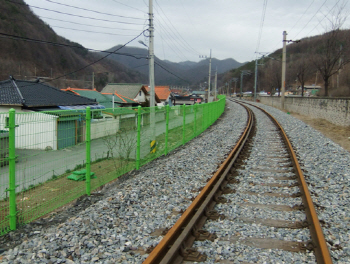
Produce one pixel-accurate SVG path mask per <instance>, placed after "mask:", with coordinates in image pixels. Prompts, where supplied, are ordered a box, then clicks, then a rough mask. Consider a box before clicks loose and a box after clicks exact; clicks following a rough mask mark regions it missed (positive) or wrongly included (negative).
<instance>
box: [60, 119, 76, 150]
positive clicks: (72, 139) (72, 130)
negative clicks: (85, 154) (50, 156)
mask: <svg viewBox="0 0 350 264" xmlns="http://www.w3.org/2000/svg"><path fill="white" fill-rule="evenodd" d="M75 144H76V120H66V121H58V125H57V149H63V148H67V147H71V146H74V145H75Z"/></svg>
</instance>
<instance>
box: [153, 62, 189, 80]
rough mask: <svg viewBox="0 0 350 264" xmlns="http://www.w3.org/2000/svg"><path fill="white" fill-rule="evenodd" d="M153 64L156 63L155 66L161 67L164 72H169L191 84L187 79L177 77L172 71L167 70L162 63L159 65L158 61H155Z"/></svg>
mask: <svg viewBox="0 0 350 264" xmlns="http://www.w3.org/2000/svg"><path fill="white" fill-rule="evenodd" d="M154 64H155V65H157V66H159V67H160V68H162V69H163V70H165V71H166V72H168V73H170V74H171V75H173V76H175V77H177V78H178V79H180V80H182V81H184V82H187V83H188V84H191V82H189V81H188V80H185V79H183V78H181V77H179V76H178V75H176V74H175V73H173V72H171V71H169V70H168V69H166V68H165V67H164V66H163V65H161V64H160V63H159V62H157V61H155V62H154Z"/></svg>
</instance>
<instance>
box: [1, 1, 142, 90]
mask: <svg viewBox="0 0 350 264" xmlns="http://www.w3.org/2000/svg"><path fill="white" fill-rule="evenodd" d="M0 5H1V9H2V10H1V13H0V37H1V38H0V80H4V79H8V78H9V75H12V76H14V77H15V78H17V79H33V78H36V77H43V78H44V79H45V80H47V81H50V83H52V85H54V86H56V87H58V88H66V87H67V86H75V87H78V88H85V87H89V88H91V85H92V84H91V80H92V73H93V72H94V73H95V87H97V88H98V89H101V88H102V87H104V85H105V84H106V83H107V82H147V80H148V78H147V76H144V75H142V74H140V73H139V72H137V71H133V70H130V69H128V68H126V67H125V66H123V65H121V64H120V63H117V62H116V61H113V60H109V59H104V60H101V61H100V62H97V63H94V62H95V61H97V60H98V59H100V58H101V57H102V56H105V55H106V54H103V55H101V54H99V53H96V52H90V51H88V50H87V49H85V48H84V47H83V46H81V45H80V44H78V43H74V42H71V41H69V40H67V39H65V38H62V37H60V36H58V35H57V34H56V33H55V32H54V31H53V30H52V29H51V28H50V26H49V25H47V24H45V23H44V22H43V21H42V20H41V19H39V18H38V17H37V16H36V15H35V14H33V12H32V11H31V10H30V9H29V7H28V6H27V5H26V4H25V3H24V2H23V0H16V3H15V2H9V1H6V0H0ZM33 40H39V41H33ZM48 42H49V43H50V44H48ZM53 44H54V45H53ZM64 45H67V46H75V47H76V48H72V47H67V46H64ZM90 64H91V65H90ZM88 65H90V66H88ZM82 68H83V69H82ZM79 69H82V70H79ZM60 76H62V77H61V78H58V77H60ZM56 78H58V79H56ZM51 79H53V81H51ZM55 79H56V80H55Z"/></svg>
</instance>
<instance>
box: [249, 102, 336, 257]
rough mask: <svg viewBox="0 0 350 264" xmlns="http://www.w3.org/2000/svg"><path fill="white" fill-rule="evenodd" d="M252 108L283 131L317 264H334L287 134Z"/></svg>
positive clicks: (271, 117)
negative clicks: (297, 182) (298, 186)
mask: <svg viewBox="0 0 350 264" xmlns="http://www.w3.org/2000/svg"><path fill="white" fill-rule="evenodd" d="M249 105H252V104H249ZM252 106H254V107H256V108H258V109H259V110H261V111H262V112H264V113H265V114H266V115H267V116H268V117H269V118H270V119H271V120H272V121H273V122H274V123H275V124H276V126H277V127H278V129H279V130H280V131H281V134H282V136H283V140H284V142H285V144H286V145H287V148H288V151H289V154H290V156H291V158H292V163H293V165H294V169H295V171H296V174H297V176H298V177H297V178H298V181H299V184H300V189H301V193H302V196H301V197H302V200H303V203H304V206H305V213H306V218H307V221H308V223H309V229H310V233H311V238H312V241H313V243H314V248H313V250H314V252H315V256H316V260H317V263H319V264H331V263H333V262H332V259H331V255H330V253H329V250H328V247H327V243H326V239H325V237H324V234H323V231H322V228H321V224H320V221H319V219H318V217H317V213H316V209H315V206H314V204H313V202H312V198H311V195H310V192H309V189H308V187H307V183H306V181H305V177H304V174H303V172H302V170H301V168H300V165H299V162H298V159H297V156H296V154H295V152H294V150H293V146H292V144H291V143H290V141H289V139H288V136H287V134H286V132H285V131H284V129H283V128H282V126H281V125H280V124H279V123H278V122H277V120H276V119H275V118H274V117H273V116H272V115H271V114H269V113H268V112H267V111H265V110H264V109H262V108H260V107H258V106H256V105H252Z"/></svg>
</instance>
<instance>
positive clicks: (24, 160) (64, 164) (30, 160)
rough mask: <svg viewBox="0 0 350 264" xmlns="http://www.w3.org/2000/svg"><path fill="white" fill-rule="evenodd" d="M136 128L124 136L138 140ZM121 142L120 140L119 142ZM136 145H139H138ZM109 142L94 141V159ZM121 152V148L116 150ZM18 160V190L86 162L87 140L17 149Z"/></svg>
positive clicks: (4, 174)
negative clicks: (57, 146)
mask: <svg viewBox="0 0 350 264" xmlns="http://www.w3.org/2000/svg"><path fill="white" fill-rule="evenodd" d="M193 119H194V114H193V113H190V114H186V124H189V123H191V122H193ZM182 122H183V117H182V116H174V118H172V120H171V122H170V124H169V129H173V128H175V127H179V126H182ZM155 131H156V136H158V135H161V134H163V133H165V121H160V122H157V123H156V129H155ZM141 133H142V134H141V137H142V138H141V158H142V157H144V156H146V155H147V154H149V150H150V146H149V143H150V139H151V131H150V127H149V126H145V127H143V128H142V132H141ZM136 136H137V135H136V131H135V132H132V133H131V134H130V133H129V134H127V135H122V136H121V137H124V138H127V139H128V140H133V141H134V142H136V138H137V137H136ZM118 143H119V142H117V145H118ZM135 146H136V144H135ZM107 151H108V148H107V145H106V143H105V142H104V141H103V139H94V140H92V141H91V160H92V161H94V160H96V159H98V158H102V157H106V155H107ZM116 151H117V150H116ZM16 155H18V162H17V163H16V185H19V186H18V187H17V189H16V191H17V192H18V191H21V190H22V189H24V188H28V187H29V186H30V185H36V184H39V183H42V182H45V181H47V180H48V179H51V178H52V176H53V175H61V174H63V173H65V172H66V170H68V169H69V170H73V169H74V168H75V167H76V165H78V164H84V163H85V162H86V152H85V143H83V144H79V145H75V146H72V147H69V148H65V149H61V150H50V151H44V150H25V149H16ZM135 156H136V149H135V151H132V153H131V158H135ZM8 175H9V173H8V166H5V167H1V168H0V199H1V198H4V197H6V193H5V190H6V189H7V188H8V183H9V180H8V177H9V176H8Z"/></svg>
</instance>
